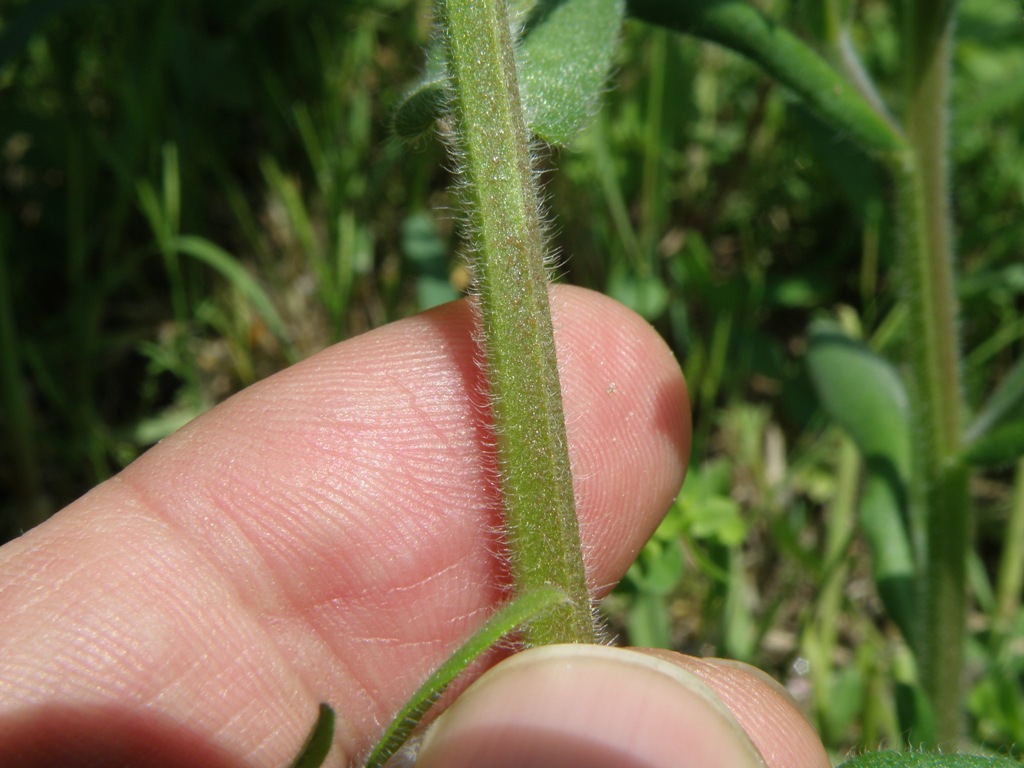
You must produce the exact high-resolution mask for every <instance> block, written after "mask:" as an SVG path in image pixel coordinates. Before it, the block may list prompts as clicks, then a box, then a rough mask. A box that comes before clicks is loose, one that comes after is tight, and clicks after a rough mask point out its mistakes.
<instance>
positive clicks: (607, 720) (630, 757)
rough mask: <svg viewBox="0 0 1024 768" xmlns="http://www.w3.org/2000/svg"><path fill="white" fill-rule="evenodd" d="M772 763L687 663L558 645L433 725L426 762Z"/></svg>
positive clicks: (532, 653)
mask: <svg viewBox="0 0 1024 768" xmlns="http://www.w3.org/2000/svg"><path fill="white" fill-rule="evenodd" d="M524 765H528V766H531V767H532V768H546V767H547V766H552V767H554V766H559V768H566V767H567V766H577V765H578V766H587V768H605V767H607V768H661V767H663V766H672V768H764V765H765V763H764V761H763V760H762V758H761V755H760V754H759V753H758V751H757V749H756V748H755V747H754V745H753V743H752V742H751V741H750V739H749V738H748V737H747V735H746V733H745V732H744V731H743V729H742V728H741V727H740V725H739V723H737V722H736V720H735V718H733V716H732V715H731V714H730V712H729V710H728V708H726V706H725V704H723V703H722V701H721V699H719V698H718V696H717V695H716V694H715V693H714V692H713V691H712V690H711V689H710V688H709V687H708V686H707V685H706V684H705V683H704V682H703V681H701V680H700V678H699V677H697V676H696V675H694V674H693V673H692V672H689V671H687V670H685V669H683V668H681V667H679V666H678V665H675V664H672V663H670V662H668V661H665V660H664V659H660V658H657V657H655V656H649V655H646V654H643V653H639V652H636V651H632V650H629V649H624V648H609V647H606V646H599V645H554V646H544V647H542V648H535V649H531V650H529V651H524V652H523V653H520V654H517V655H516V656H513V657H512V658H510V659H507V660H506V661H504V662H502V663H501V664H499V665H498V666H496V667H494V668H493V669H492V670H490V671H489V672H487V673H486V674H484V675H483V676H482V677H481V678H480V679H479V680H477V681H476V682H475V683H474V684H473V685H472V686H470V687H469V688H468V689H467V690H466V691H465V692H464V693H463V694H462V696H460V697H459V698H458V700H456V702H455V703H454V704H453V705H452V706H451V707H450V708H449V709H448V711H447V712H445V713H444V714H443V715H442V716H441V717H440V718H438V720H437V722H436V723H435V724H434V725H433V726H432V727H431V729H430V730H429V732H428V733H427V735H426V738H425V739H424V742H423V746H422V749H421V751H420V757H419V760H418V762H417V766H418V768H431V766H444V767H445V768H461V767H462V766H466V768H468V767H469V766H474V767H475V768H480V767H481V766H487V767H488V768H505V766H509V767H510V768H511V766H524Z"/></svg>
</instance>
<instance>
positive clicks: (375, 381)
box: [0, 288, 828, 768]
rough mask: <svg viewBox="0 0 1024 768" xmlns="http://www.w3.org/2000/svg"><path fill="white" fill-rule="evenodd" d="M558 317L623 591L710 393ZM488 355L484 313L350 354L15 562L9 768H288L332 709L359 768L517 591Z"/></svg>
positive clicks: (604, 575) (101, 497)
mask: <svg viewBox="0 0 1024 768" xmlns="http://www.w3.org/2000/svg"><path fill="white" fill-rule="evenodd" d="M552 304H553V312H554V321H555V328H556V339H557V343H558V350H559V360H560V368H561V374H562V386H563V393H564V401H565V413H566V422H567V428H568V433H569V443H570V455H571V459H572V466H573V473H574V478H575V482H576V489H577V496H578V500H579V501H578V505H579V509H578V512H579V517H580V527H581V537H582V541H583V548H584V553H585V557H586V562H587V571H588V577H589V580H590V584H591V587H592V589H593V591H594V594H595V595H598V596H599V595H601V594H603V593H604V592H606V591H607V590H608V589H610V588H611V587H612V586H613V585H614V583H615V582H616V581H617V579H618V578H619V577H620V576H621V575H622V573H623V572H624V571H625V569H626V568H627V567H628V566H629V564H630V562H632V560H633V558H634V557H635V556H636V554H637V552H638V551H639V549H640V547H641V546H642V545H643V543H644V542H645V541H646V540H647V538H648V536H649V535H650V534H651V532H652V531H653V530H654V528H655V527H656V526H657V524H658V522H659V521H660V519H661V516H662V515H663V514H664V511H665V510H666V509H667V508H668V505H669V504H670V502H671V500H672V498H673V497H674V495H675V493H676V492H677V490H678V487H679V484H680V482H681V481H682V478H683V474H684V470H685V466H686V462H687V458H688V453H689V416H688V402H687V398H686V389H685V385H684V383H683V379H682V376H681V374H680V371H679V368H678V365H677V364H676V362H675V360H674V359H673V358H672V355H671V353H670V352H669V351H668V349H667V348H666V347H665V345H664V344H663V342H662V341H661V340H660V339H659V338H658V337H657V335H656V334H655V333H654V332H653V331H652V330H651V329H650V328H649V326H647V324H646V323H644V321H642V320H641V319H640V318H638V317H637V316H636V315H633V314H632V313H630V312H629V311H628V310H626V309H624V308H623V307H621V306H620V305H618V304H615V303H614V302H612V301H611V300H609V299H607V298H605V297H602V296H600V295H598V294H594V293H591V292H587V291H583V290H579V289H572V288H558V289H555V290H554V291H553V293H552ZM478 356H479V353H478V350H477V348H476V344H475V342H474V333H473V313H472V309H471V307H470V306H469V304H468V303H467V302H465V301H462V302H456V303H453V304H448V305H445V306H443V307H440V308H437V309H435V310H432V311H430V312H427V313H424V314H421V315H418V316H416V317H414V318H411V319H408V320H404V321H401V322H397V323H394V324H391V325H389V326H386V327H384V328H381V329H378V330H376V331H373V332H371V333H367V334H364V335H363V336H360V337H357V338H355V339H352V340H350V341H347V342H344V343H342V344H339V345H336V346H334V347H332V348H330V349H327V350H325V351H323V352H321V353H320V354H318V355H315V356H314V357H312V358H310V359H309V360H306V361H305V362H303V363H301V364H299V365H296V366H293V367H292V368H290V369H288V370H286V371H284V372H282V373H280V374H277V375H276V376H273V377H271V378H270V379H267V380H266V381H263V382H261V383H259V384H256V385H254V386H252V387H250V388H249V389H247V390H245V391H244V392H242V393H240V394H238V395H236V396H235V397H233V398H231V399H230V400H228V401H227V402H225V403H223V404H221V405H220V406H218V407H217V408H215V409H214V410H212V411H211V412H209V413H208V414H206V415H204V416H203V417H201V418H199V419H197V420H195V421H194V422H192V423H191V424H190V425H188V426H187V427H185V428H184V429H182V430H181V431H179V432H178V433H176V434H175V435H173V436H171V437H170V438H168V439H167V440H165V441H163V442H162V443H160V444H159V445H158V446H156V447H154V448H153V449H152V450H150V451H149V452H147V453H146V454H145V455H144V456H143V457H141V458H140V459H138V460H137V461H136V462H135V463H133V464H132V465H131V466H129V467H128V468H127V469H125V470H124V471H123V472H121V473H120V474H119V475H117V476H116V477H115V478H113V479H112V480H110V481H108V482H106V483H104V484H102V485H100V486H98V487H97V488H95V489H94V490H93V491H91V492H90V493H89V494H87V495H86V496H84V497H83V498H81V499H80V500H78V501H77V502H75V503H74V504H72V505H71V506H69V507H68V508H67V509H65V510H64V511H62V512H61V513H59V514H58V515H56V516H55V517H54V518H52V519H51V520H50V521H48V522H47V523H45V524H43V525H41V526H39V527H38V528H36V529H34V530H32V531H29V532H28V533H27V534H25V535H24V536H22V537H21V538H20V539H18V540H15V541H13V542H10V543H9V544H7V545H5V546H4V547H3V548H2V549H0V616H2V617H3V621H2V622H0V765H3V766H7V767H10V766H34V765H39V766H43V765H47V766H48V765H62V766H93V765H140V766H141V765H145V766H180V765H202V766H210V767H211V768H219V767H220V766H238V765H245V766H281V765H286V764H287V763H288V762H289V761H290V760H291V759H292V758H293V757H294V755H295V754H296V753H297V751H298V749H299V747H300V745H301V743H302V742H303V740H304V738H305V736H306V735H307V733H308V730H309V728H310V727H311V725H312V723H313V721H314V719H315V717H316V712H317V706H318V704H319V702H321V701H327V702H329V703H330V704H331V705H332V706H333V707H334V708H335V710H336V712H337V714H338V726H337V731H336V737H335V744H334V748H333V750H332V753H331V755H330V759H329V764H332V765H347V764H351V763H354V762H356V761H358V759H359V758H360V757H361V756H362V755H364V754H365V753H366V751H367V750H368V748H369V747H370V746H371V745H372V743H373V741H374V740H375V739H376V738H377V736H378V735H379V733H380V731H381V729H382V727H383V725H384V724H385V723H386V722H387V720H388V719H389V718H390V717H391V716H392V715H393V713H394V712H395V711H396V710H397V709H398V708H399V707H400V706H401V704H402V703H403V702H404V700H405V699H406V698H407V697H408V696H409V694H410V693H411V692H412V691H413V690H414V689H415V688H416V687H417V686H418V685H419V683H420V682H421V681H422V680H423V679H424V678H425V677H426V676H427V674H428V673H429V672H430V671H431V670H432V669H433V668H435V667H436V666H437V665H438V664H439V663H440V662H441V661H443V660H444V658H446V656H447V654H448V653H449V652H450V651H451V650H452V649H453V647H454V646H456V645H457V644H458V643H459V642H460V641H461V640H463V639H464V638H465V637H466V636H467V635H468V634H469V633H471V632H472V631H473V629H474V628H475V627H476V626H478V625H479V624H480V623H481V622H482V621H483V620H484V619H485V618H486V617H487V616H488V615H489V613H490V612H491V611H492V610H493V609H494V607H495V606H496V605H497V604H498V603H500V602H501V601H502V600H504V599H505V598H506V597H507V582H508V578H507V574H506V571H505V568H504V566H503V562H502V558H501V554H500V553H501V545H500V538H499V536H498V533H497V532H498V531H499V529H500V519H499V514H498V510H499V502H498V498H497V495H496V490H495V483H494V476H493V464H492V461H491V459H490V458H489V457H490V452H489V450H488V448H487V446H488V444H489V441H490V436H489V432H488V427H487V420H486V407H485V406H486V395H485V394H484V393H485V391H486V388H485V385H484V382H483V381H482V379H481V373H480V370H479V367H478V363H477V360H478ZM494 660H496V659H490V660H489V661H494ZM677 661H678V660H677V659H673V662H672V663H676V662H677ZM683 663H687V664H689V663H696V664H702V663H703V662H683ZM612 666H614V667H615V670H613V673H614V674H613V677H612V684H613V685H614V686H615V687H616V688H618V687H620V686H627V687H628V680H630V679H631V677H630V675H629V674H628V670H627V674H626V675H625V677H624V678H623V679H624V680H625V682H621V683H619V682H615V681H616V680H618V679H619V678H617V677H614V675H619V676H621V675H622V670H621V669H620V668H619V667H621V665H615V664H612ZM709 669H710V671H708V670H705V677H706V681H707V682H708V683H709V685H710V686H711V688H712V689H715V687H716V685H719V684H723V685H725V688H723V690H728V689H729V686H730V685H731V686H732V690H737V688H736V685H737V684H736V683H735V681H736V680H737V679H741V680H743V681H744V682H743V683H742V684H741V685H739V688H738V690H741V691H742V692H743V693H742V694H741V695H737V696H733V697H732V700H730V698H729V697H728V696H722V697H721V699H722V701H724V702H725V703H726V706H727V707H728V708H731V710H732V712H733V713H734V715H733V716H734V717H735V719H736V721H738V722H739V723H741V724H743V725H744V727H746V728H747V732H748V734H749V735H750V739H751V740H752V742H753V743H755V744H757V745H758V747H759V748H760V750H761V752H762V754H764V755H765V756H766V758H768V762H766V764H767V765H769V766H771V768H804V766H807V767H809V768H819V766H827V765H828V761H827V759H825V757H824V752H823V751H821V747H820V744H818V743H817V741H816V740H815V739H814V738H813V734H812V733H811V731H810V728H809V726H808V725H807V723H806V721H805V720H803V718H802V717H801V716H800V715H799V713H798V712H797V710H796V709H795V707H792V706H789V707H788V708H786V707H782V708H780V709H778V711H777V712H776V711H774V710H773V713H774V714H773V715H772V717H771V718H768V720H767V721H765V720H764V718H762V719H761V721H758V720H757V719H756V718H752V717H750V712H752V711H755V710H756V711H760V710H761V709H762V704H763V702H764V701H765V700H766V699H765V697H767V696H769V695H770V696H773V697H776V698H777V697H778V696H779V695H780V694H779V693H778V691H777V690H776V689H774V688H773V687H772V686H771V685H770V684H769V683H767V682H765V681H763V680H760V679H759V678H758V677H757V676H756V675H748V676H746V677H743V676H741V677H740V678H737V677H736V672H735V670H733V668H729V667H722V668H720V669H722V670H726V671H725V672H722V671H715V669H716V668H715V667H710V668H709ZM595 674H598V675H600V674H601V673H600V671H599V672H597V673H595ZM609 674H612V673H609ZM744 674H745V673H744ZM730 680H731V681H733V682H732V683H729V682H728V681H730ZM567 693H568V694H571V690H570V691H568V692H567ZM611 698H612V699H614V698H615V697H611ZM513 700H514V699H513ZM523 706H524V707H526V708H529V706H530V702H529V701H528V700H526V701H524V702H523ZM565 706H567V707H572V701H571V696H570V700H569V701H567V702H566V704H565ZM712 709H714V708H712ZM716 712H717V710H716ZM745 713H746V714H745ZM713 714H714V713H713ZM719 715H720V712H719V713H718V714H715V716H716V717H717V716H719ZM694 717H695V718H697V719H696V721H695V722H696V723H697V724H698V725H699V722H700V720H699V715H695V716H694ZM695 730H696V732H697V735H698V737H699V735H700V730H701V729H700V728H699V727H698V728H696V729H695ZM794 739H796V741H797V742H798V743H800V744H804V743H808V744H811V747H808V748H807V750H808V751H806V752H801V751H798V752H797V754H796V755H793V754H790V753H780V754H782V756H781V757H771V755H772V754H773V753H774V752H775V751H777V750H774V748H773V746H772V745H773V744H785V743H793V742H794ZM456 748H457V745H456ZM801 749H803V748H801ZM815 750H817V751H815Z"/></svg>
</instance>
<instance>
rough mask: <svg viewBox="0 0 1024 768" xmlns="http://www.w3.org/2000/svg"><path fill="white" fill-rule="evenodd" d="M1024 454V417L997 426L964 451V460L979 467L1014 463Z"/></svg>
mask: <svg viewBox="0 0 1024 768" xmlns="http://www.w3.org/2000/svg"><path fill="white" fill-rule="evenodd" d="M1021 456H1024V419H1018V420H1016V421H1012V422H1010V423H1009V424H1003V425H1001V426H998V427H995V428H993V429H991V430H989V431H987V432H985V434H983V435H982V436H981V437H979V438H978V439H977V440H975V441H974V442H973V443H971V445H970V446H968V448H967V450H966V451H964V454H963V460H964V461H965V462H967V463H968V464H973V465H974V466H977V467H999V466H1005V465H1007V464H1012V463H1013V462H1015V461H1017V459H1019V458H1020V457H1021Z"/></svg>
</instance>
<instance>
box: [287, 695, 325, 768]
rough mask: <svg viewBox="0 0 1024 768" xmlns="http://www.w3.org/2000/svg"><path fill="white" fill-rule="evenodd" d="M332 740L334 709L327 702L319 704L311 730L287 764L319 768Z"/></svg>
mask: <svg viewBox="0 0 1024 768" xmlns="http://www.w3.org/2000/svg"><path fill="white" fill-rule="evenodd" d="M333 741H334V710H333V709H331V707H330V705H328V704H321V705H320V714H319V715H318V716H317V719H316V723H315V724H314V725H313V730H312V731H311V732H310V734H309V738H307V739H306V743H305V744H304V745H303V746H302V751H301V752H299V755H298V757H296V758H295V759H294V760H293V761H292V762H291V763H290V765H289V768H320V766H321V765H323V764H324V760H326V759H327V753H328V752H330V751H331V742H333Z"/></svg>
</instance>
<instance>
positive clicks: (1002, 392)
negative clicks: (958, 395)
mask: <svg viewBox="0 0 1024 768" xmlns="http://www.w3.org/2000/svg"><path fill="white" fill-rule="evenodd" d="M1021 411H1024V359H1021V360H1019V361H1017V364H1016V365H1015V366H1013V368H1012V369H1011V371H1010V372H1009V373H1008V374H1007V375H1006V378H1004V379H1003V381H1002V382H1001V383H1000V384H999V386H998V387H996V390H995V392H993V393H992V396H991V397H990V398H989V399H988V402H987V403H986V404H985V406H984V407H983V408H982V409H981V411H979V413H978V415H977V416H976V417H975V418H974V421H973V422H972V423H971V426H970V427H968V428H967V435H966V441H967V443H968V444H973V443H975V442H976V441H978V440H980V439H981V438H982V437H984V436H985V435H986V434H987V433H988V432H989V430H992V429H994V428H997V427H999V426H1000V424H1001V423H1005V422H1006V421H1007V420H1009V419H1010V418H1011V417H1012V416H1015V415H1020V412H1021Z"/></svg>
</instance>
